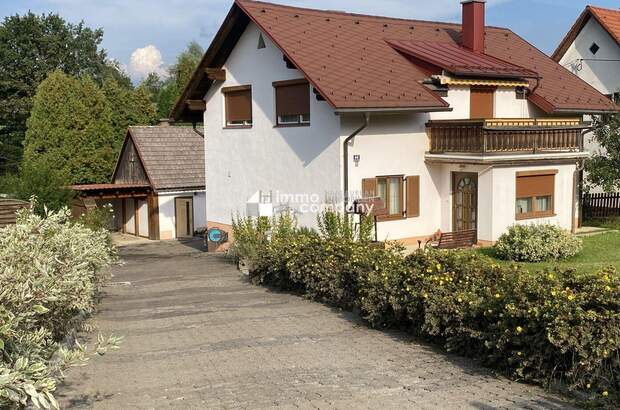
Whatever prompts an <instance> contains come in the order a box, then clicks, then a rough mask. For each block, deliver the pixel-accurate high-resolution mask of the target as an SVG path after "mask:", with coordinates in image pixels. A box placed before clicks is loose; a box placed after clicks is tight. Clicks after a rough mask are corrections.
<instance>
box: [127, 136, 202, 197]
mask: <svg viewBox="0 0 620 410" xmlns="http://www.w3.org/2000/svg"><path fill="white" fill-rule="evenodd" d="M128 138H131V139H132V141H133V143H134V144H135V146H136V149H137V151H138V155H139V156H140V160H141V161H142V164H143V165H144V168H145V170H146V173H147V176H148V178H149V181H150V183H151V186H152V188H153V189H154V190H156V191H161V190H173V189H204V188H205V152H204V138H203V137H202V136H201V135H200V134H198V133H197V132H196V131H195V130H194V129H193V128H192V127H177V126H167V127H162V126H151V127H148V126H144V127H129V130H128Z"/></svg>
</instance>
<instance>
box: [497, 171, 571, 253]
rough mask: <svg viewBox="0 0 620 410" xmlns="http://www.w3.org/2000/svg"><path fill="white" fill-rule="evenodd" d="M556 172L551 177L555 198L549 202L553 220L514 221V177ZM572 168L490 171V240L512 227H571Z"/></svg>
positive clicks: (568, 228) (550, 218) (567, 228)
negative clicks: (493, 199)
mask: <svg viewBox="0 0 620 410" xmlns="http://www.w3.org/2000/svg"><path fill="white" fill-rule="evenodd" d="M550 169H554V170H558V173H557V174H556V175H555V193H554V194H555V195H554V198H553V203H554V212H555V216H552V217H548V218H537V219H526V220H520V221H517V220H516V217H515V215H516V203H515V202H516V176H517V172H520V171H533V170H535V171H544V170H550ZM575 169H576V166H575V165H574V164H563V165H546V166H536V165H534V166H528V167H509V168H494V169H493V170H492V176H493V181H492V184H493V185H492V186H493V197H494V198H495V203H494V206H493V208H492V209H493V223H492V227H493V231H492V239H491V240H493V241H495V240H497V238H499V236H500V235H501V234H502V233H503V232H504V231H505V230H506V229H507V228H508V227H509V226H511V225H514V224H543V223H547V224H553V225H558V226H560V227H561V228H563V229H566V230H570V229H571V227H572V209H573V183H574V182H573V181H574V180H573V177H574V172H575Z"/></svg>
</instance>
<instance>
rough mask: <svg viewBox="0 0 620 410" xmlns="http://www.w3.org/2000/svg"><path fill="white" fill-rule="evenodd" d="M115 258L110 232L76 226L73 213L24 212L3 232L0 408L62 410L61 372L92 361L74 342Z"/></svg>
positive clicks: (100, 349) (102, 342)
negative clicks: (58, 397)
mask: <svg viewBox="0 0 620 410" xmlns="http://www.w3.org/2000/svg"><path fill="white" fill-rule="evenodd" d="M115 257H116V256H115V251H114V248H113V246H112V244H111V242H110V240H109V235H108V234H107V232H106V231H103V230H100V231H93V230H91V229H88V228H86V227H85V226H83V225H82V224H80V223H71V222H70V211H69V210H68V209H66V208H65V209H63V210H61V211H58V212H48V213H47V214H46V215H45V216H43V217H41V216H38V215H35V214H34V213H33V212H32V211H30V210H22V211H20V214H19V216H18V222H17V224H16V225H13V226H8V227H5V228H3V229H0V408H13V407H21V406H25V405H27V404H33V405H34V406H35V407H45V408H50V407H52V408H56V407H58V405H57V403H56V401H55V399H54V396H53V392H54V390H55V389H56V384H57V382H58V380H59V379H60V378H61V376H62V371H63V370H64V369H66V368H67V367H68V366H71V365H74V364H79V363H81V362H82V361H83V360H85V350H86V349H85V347H84V346H82V345H80V344H79V342H77V341H74V342H73V343H72V344H71V343H68V342H70V339H67V336H68V335H70V334H74V333H75V331H76V330H79V326H80V324H81V323H82V322H83V320H84V319H85V317H86V316H87V315H88V314H89V313H91V312H92V311H93V309H94V305H95V301H96V298H97V295H98V292H99V289H100V287H101V285H102V284H103V282H104V281H105V279H106V277H107V274H106V268H107V267H108V266H109V265H110V264H111V263H112V262H113V261H114V260H115ZM115 341H116V339H112V340H110V342H115ZM107 342H108V341H106V340H103V338H101V337H100V339H99V344H98V345H97V347H96V349H97V351H98V352H99V353H103V351H104V349H105V347H106V346H105V345H106V344H107Z"/></svg>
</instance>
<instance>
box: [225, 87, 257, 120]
mask: <svg viewBox="0 0 620 410" xmlns="http://www.w3.org/2000/svg"><path fill="white" fill-rule="evenodd" d="M225 95H226V121H227V122H232V121H252V90H249V89H246V90H238V91H227V92H225Z"/></svg>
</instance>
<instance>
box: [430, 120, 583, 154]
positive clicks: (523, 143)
mask: <svg viewBox="0 0 620 410" xmlns="http://www.w3.org/2000/svg"><path fill="white" fill-rule="evenodd" d="M426 127H427V133H428V136H429V138H430V152H431V153H432V154H441V153H452V152H459V153H483V154H486V153H511V152H514V153H526V152H532V153H539V152H579V151H583V131H584V130H585V129H588V128H589V125H587V124H584V123H582V122H581V121H580V120H579V119H577V118H541V119H538V118H536V119H529V118H525V119H491V120H434V121H429V122H428V123H427V124H426Z"/></svg>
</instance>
